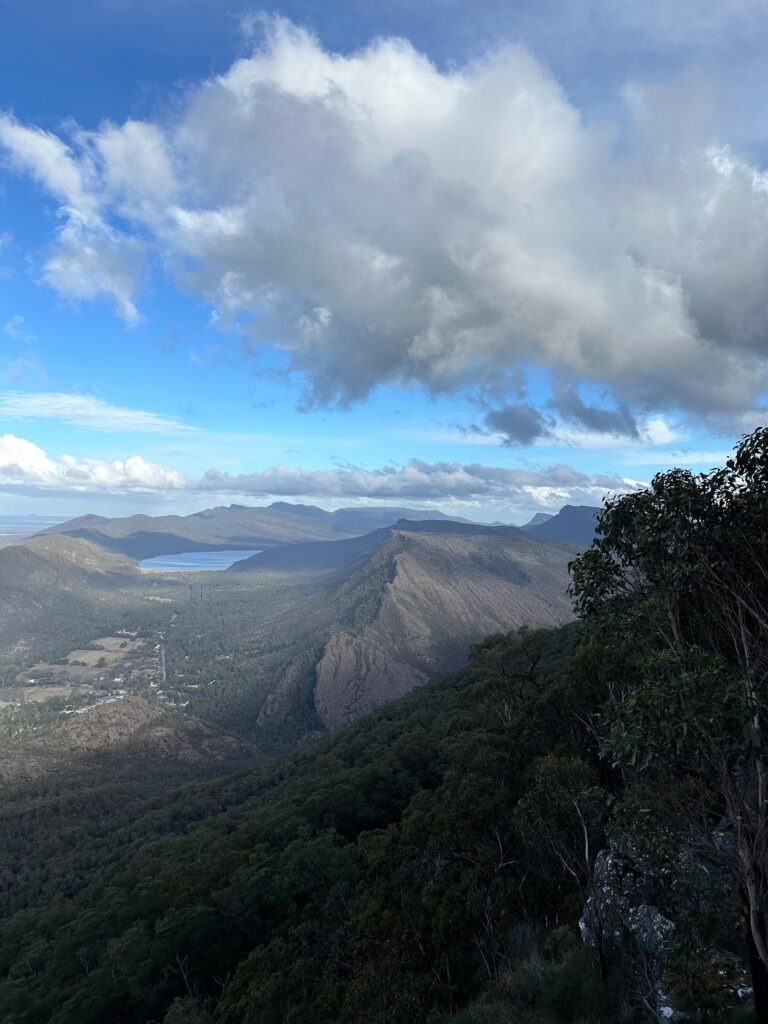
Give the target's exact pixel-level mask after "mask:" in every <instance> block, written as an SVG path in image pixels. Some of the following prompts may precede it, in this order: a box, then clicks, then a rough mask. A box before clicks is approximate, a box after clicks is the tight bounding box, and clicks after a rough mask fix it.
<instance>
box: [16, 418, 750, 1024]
mask: <svg viewBox="0 0 768 1024" xmlns="http://www.w3.org/2000/svg"><path fill="white" fill-rule="evenodd" d="M766 524H768V430H764V431H758V432H756V433H755V434H753V435H751V436H749V437H747V438H745V439H744V441H743V442H742V444H741V445H740V446H739V448H738V449H737V452H736V454H735V456H734V458H733V459H732V460H730V462H729V463H728V465H727V466H726V467H724V468H723V469H722V470H718V471H716V472H713V473H710V474H706V475H694V474H691V473H689V472H684V471H673V472H670V473H666V474H662V475H660V476H658V477H656V478H655V479H654V481H653V484H652V486H651V487H650V488H649V489H648V490H646V491H643V492H639V493H634V494H630V495H626V496H623V497H620V498H617V499H615V500H612V501H609V502H608V503H607V504H606V506H605V509H604V510H603V512H602V514H601V517H600V520H599V524H598V535H597V539H596V541H595V543H594V544H593V546H592V547H591V548H590V549H589V550H588V551H587V552H586V553H585V554H584V555H582V556H581V557H579V558H578V559H577V560H576V562H575V563H574V565H573V567H572V578H573V597H574V600H575V603H576V607H577V610H578V611H579V614H580V618H581V622H580V623H578V624H574V625H571V626H568V627H565V628H562V629H560V630H556V631H552V632H545V631H525V630H523V631H521V632H518V633H514V634H507V635H497V636H491V637H489V638H487V639H486V640H485V641H484V642H483V643H481V644H478V645H477V646H476V647H475V648H473V650H472V652H471V654H470V657H469V660H468V662H467V665H466V667H465V668H464V669H463V670H462V671H460V672H456V673H453V674H451V675H448V676H443V677H441V678H438V679H436V680H434V681H433V682H431V683H429V684H428V685H426V686H424V687H423V688H421V689H419V690H417V691H414V692H413V693H411V694H410V695H409V696H407V697H405V698H403V699H402V700H400V701H398V702H395V703H393V704H391V705H388V706H385V707H383V708H381V709H380V710H378V711H377V712H375V713H374V714H372V715H370V716H368V717H367V718H365V719H363V720H361V721H360V722H358V723H357V724H355V725H353V726H351V727H349V728H347V729H345V730H343V731H341V732H339V733H337V734H335V735H332V736H328V737H325V738H322V739H318V740H316V741H314V742H313V743H310V744H307V745H306V746H304V747H302V748H301V749H299V750H297V751H295V752H294V753H292V754H289V755H287V756H283V757H281V758H279V759H276V760H273V761H270V762H268V763H266V764H263V765H260V766H256V767H253V766H244V767H242V768H240V769H238V770H237V771H231V770H230V771H229V772H228V773H227V774H217V773H216V771H215V770H214V769H212V768H211V769H207V771H208V777H205V778H194V779H192V778H186V779H184V778H181V777H179V776H167V777H162V778H161V777H158V776H157V775H155V774H153V773H152V770H151V766H145V767H144V769H143V773H142V775H141V776H140V777H139V776H132V775H125V776H123V777H121V778H119V779H115V778H105V779H104V781H103V784H102V785H101V786H99V785H96V786H94V785H93V780H92V779H90V778H89V779H88V780H87V781H85V780H79V779H78V778H77V776H72V777H71V778H55V779H48V780H47V781H45V782H44V783H37V784H35V785H34V786H33V785H29V786H27V787H26V788H25V789H23V790H21V789H20V790H18V791H17V792H16V793H15V794H14V795H13V796H12V797H10V798H9V799H7V800H6V802H5V804H4V807H3V809H2V811H1V812H0V843H2V847H3V849H2V864H3V869H2V877H1V878H0V882H1V885H0V898H1V901H2V902H1V906H0V910H1V912H2V919H1V920H0V1016H1V1017H2V1020H3V1021H4V1022H7V1024H36V1022H41V1024H42V1022H51V1024H54V1022H55V1024H89V1022H91V1024H97V1022H98V1024H102V1022H109V1024H129V1022H130V1024H136V1022H146V1024H149V1022H164V1024H181V1022H186V1024H192V1022H195V1024H211V1022H216V1024H283V1022H285V1024H299V1022H301V1024H420V1022H423V1024H440V1022H443V1024H447V1022H452V1024H502V1022H504V1024H560V1022H562V1024H566V1022H570V1024H587V1022H589V1024H602V1022H604V1024H609V1022H610V1024H633V1022H636V1024H640V1022H645V1021H654V1020H663V1019H670V1018H671V1016H672V1014H673V1013H674V1014H678V1015H679V1014H684V1015H685V1016H684V1017H681V1016H678V1018H677V1019H688V1020H691V1021H700V1022H708V1024H715V1022H728V1021H741V1020H744V1021H747V1020H758V1021H766V1020H768V984H767V981H768V974H767V973H766V965H768V945H767V941H766V920H765V913H766V903H767V897H768V858H767V856H766V849H767V846H768V827H767V823H766V794H765V785H766V781H765V769H766V758H765V748H764V744H765V711H766V708H765V700H766V680H765V674H766V668H767V665H768V644H767V643H766V639H767V635H766V631H767V630H768V607H767V606H768V529H767V528H766ZM219 772H220V769H219Z"/></svg>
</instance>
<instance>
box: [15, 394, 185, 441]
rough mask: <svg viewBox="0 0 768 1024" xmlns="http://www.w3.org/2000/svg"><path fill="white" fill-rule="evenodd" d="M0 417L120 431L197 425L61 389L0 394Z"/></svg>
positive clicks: (171, 431) (155, 430)
mask: <svg viewBox="0 0 768 1024" xmlns="http://www.w3.org/2000/svg"><path fill="white" fill-rule="evenodd" d="M0 416H1V417H3V418H5V419H9V420H10V419H46V420H60V421H61V422H63V423H69V424H71V425H72V426H75V427H87V428H90V429H92V430H101V431H109V432H110V433H112V432H114V433H121V432H127V431H135V432H137V433H142V434H188V433H197V432H198V431H199V428H198V427H193V426H190V425H188V424H186V423H182V422H181V421H180V420H178V419H176V418H175V417H173V416H161V415H159V414H158V413H154V412H145V411H144V410H142V409H126V408H124V407H122V406H119V405H111V404H110V403H109V402H105V401H104V400H103V399H102V398H96V397H95V396H93V395H71V394H67V393H65V392H57V391H52V392H19V391H9V392H6V393H5V394H0Z"/></svg>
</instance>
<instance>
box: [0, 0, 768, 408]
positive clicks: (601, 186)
mask: <svg viewBox="0 0 768 1024" xmlns="http://www.w3.org/2000/svg"><path fill="white" fill-rule="evenodd" d="M743 6H745V9H747V8H748V9H749V10H751V9H752V7H753V6H754V5H753V4H751V3H747V2H746V0H744V3H743ZM662 7H663V5H659V4H654V11H655V12H656V14H655V17H656V20H657V21H658V20H659V19H661V18H662V14H663V12H662V10H661V8H662ZM662 20H663V19H662ZM673 21H674V19H673ZM710 22H711V19H710ZM266 24H267V33H266V39H265V41H264V43H263V45H261V46H260V47H258V48H257V49H256V51H255V52H254V53H253V54H252V56H250V57H248V58H246V59H243V60H239V61H237V62H236V63H235V64H234V65H233V66H232V67H231V68H230V69H229V70H228V71H227V72H226V73H225V74H223V75H220V76H218V77H216V78H213V79H211V80H210V81H208V82H205V83H203V84H201V85H200V86H199V87H197V88H195V89H192V90H191V91H190V92H189V94H188V95H187V97H186V101H185V102H184V103H182V104H180V105H177V106H176V107H174V112H173V113H172V114H170V115H169V116H168V118H167V119H166V120H165V121H164V122H158V123H150V122H139V121H134V120H131V121H128V122H126V123H125V124H123V125H114V124H105V125H103V126H102V127H101V128H100V129H98V130H96V131H93V132H77V133H75V134H73V136H72V138H71V140H70V143H69V144H67V143H66V142H65V141H64V140H63V139H62V138H59V137H57V136H55V135H52V134H51V133H47V132H42V131H40V130H39V129H36V128H30V127H26V126H22V125H20V124H19V123H18V122H16V121H14V120H13V119H11V118H9V117H5V118H3V119H2V120H0V143H3V144H4V145H5V147H6V150H7V151H8V152H9V153H10V154H11V159H12V161H13V162H14V163H15V164H16V165H17V166H18V167H20V168H22V169H25V170H26V171H28V172H29V173H30V174H32V175H33V176H34V177H35V178H36V180H37V181H38V182H39V183H40V184H41V186H42V187H43V188H45V189H46V190H47V191H48V192H49V193H50V194H51V195H53V196H54V197H55V198H56V199H57V200H58V201H59V202H60V203H61V208H62V214H63V217H64V225H63V227H62V228H61V230H60V233H59V236H58V239H57V241H56V242H55V245H54V250H53V252H52V254H51V256H50V259H49V261H48V265H47V270H46V275H47V279H48V280H49V281H50V283H52V284H53V285H54V286H55V287H57V288H58V289H59V290H60V291H61V292H62V293H63V294H66V295H72V296H74V297H76V298H89V297H92V296H94V295H97V294H100V293H103V294H106V295H109V296H111V297H112V300H113V301H114V303H115V305H116V307H117V309H118V311H119V312H120V314H121V315H122V316H123V317H124V318H125V319H126V320H128V321H131V320H134V319H135V318H136V316H137V315H138V313H137V310H136V306H135V288H136V283H137V281H138V280H139V277H140V273H141V257H142V252H143V247H144V246H145V245H147V246H149V247H150V248H152V249H154V250H155V251H156V252H158V253H159V254H160V256H161V257H162V259H163V260H164V262H165V263H166V265H167V266H169V267H171V268H172V269H173V271H174V272H175V273H176V275H177V276H178V278H179V279H180V280H181V281H183V282H184V284H185V285H186V286H189V287H192V288H194V289H195V290H196V291H197V292H198V293H200V294H202V295H203V296H204V297H205V298H206V299H207V300H208V301H209V302H210V303H211V305H212V306H213V307H214V311H215V313H216V315H217V316H218V317H219V318H220V319H221V321H222V322H223V323H226V322H227V318H228V317H234V316H237V317H238V319H239V321H241V322H242V320H243V319H247V318H248V316H249V315H253V317H254V321H253V330H254V332H255V335H256V337H257V338H263V337H269V338H271V339H273V340H274V342H275V343H276V344H278V345H280V346H281V347H282V348H283V349H285V350H286V351H287V352H288V353H289V355H290V358H291V361H292V365H293V367H294V368H295V369H296V370H298V371H300V372H301V373H303V374H305V375H306V379H307V380H308V381H309V387H310V393H311V394H310V400H317V401H320V402H334V401H338V402H341V403H346V402H349V401H354V400H355V399H357V398H361V397H364V396H365V395H366V394H367V393H368V391H369V390H370V389H371V388H372V387H374V386H376V385H377V384H379V383H381V382H395V383H401V382H417V383H419V384H421V385H423V386H424V387H426V388H428V389H431V390H435V391H440V390H443V391H451V390H465V389H469V388H478V387H479V388H481V389H490V390H495V391H496V392H497V393H499V394H503V393H505V392H506V391H507V390H508V387H509V385H510V384H511V383H513V382H514V383H516V384H519V381H520V372H521V369H520V368H521V367H524V366H525V365H528V364H531V363H532V364H534V365H538V366H539V367H542V368H543V369H544V370H546V371H550V372H552V373H554V374H558V373H563V374H564V375H565V376H566V377H567V378H568V379H576V380H578V379H582V380H587V381H593V382H597V383H600V384H602V385H604V386H606V387H607V388H608V390H609V391H611V392H612V393H613V396H614V398H615V399H616V403H617V404H616V406H615V408H616V409H622V408H624V405H625V404H626V405H627V406H628V407H631V408H632V410H633V411H636V410H638V409H639V410H640V411H641V412H643V411H645V413H646V414H647V413H648V412H653V411H658V410H663V409H665V408H668V407H673V408H681V409H683V410H687V411H689V412H691V413H693V414H696V415H699V414H704V415H706V414H716V415H719V416H726V417H727V416H732V415H734V414H736V413H739V412H741V411H742V410H743V408H744V406H745V404H750V405H755V404H757V401H758V397H759V395H760V394H761V392H762V391H764V390H765V388H766V384H767V383H768V377H767V374H766V370H767V369H768V335H767V334H766V330H765V323H766V322H767V321H768V283H767V282H768V175H766V173H765V172H764V171H763V170H762V169H761V168H760V167H759V166H757V165H755V164H754V163H752V162H750V161H749V160H748V159H747V158H746V157H744V156H743V155H740V154H739V153H738V152H736V151H735V150H733V149H731V148H729V146H728V144H727V129H728V125H727V122H726V120H725V119H723V118H721V117H720V116H719V114H718V113H717V108H718V102H719V101H717V98H716V97H715V98H714V99H713V100H711V99H710V92H711V89H710V87H709V86H707V85H706V84H702V81H701V80H697V79H696V78H695V77H690V78H688V79H686V80H684V81H681V82H680V83H678V84H677V85H676V86H674V87H664V88H662V87H653V88H649V87H647V86H643V85H642V84H639V83H634V84H632V85H631V86H630V87H628V88H627V90H626V93H625V102H626V117H627V125H626V130H625V131H624V134H623V135H622V139H621V145H620V146H619V145H618V144H616V140H615V135H614V134H613V130H612V129H610V128H606V127H604V126H603V127H599V126H595V125H592V124H589V123H587V122H585V121H584V119H583V118H582V116H581V115H580V113H579V111H578V110H577V109H576V108H575V107H574V106H573V104H572V103H571V102H570V101H569V99H568V97H567V96H566V95H565V94H564V92H563V90H562V89H561V88H560V86H559V84H558V83H557V82H556V81H555V80H554V79H553V77H552V76H551V75H550V74H549V73H548V71H547V69H546V68H545V67H544V66H543V65H542V64H541V63H539V62H538V61H537V60H536V58H535V57H534V56H532V55H531V54H530V53H529V52H527V51H526V50H525V49H524V48H522V47H520V46H511V47H502V48H500V49H498V50H496V51H494V52H492V53H490V54H489V55H488V56H487V57H485V58H484V59H481V60H477V61H474V62H472V63H470V64H467V65H466V66H464V67H453V68H450V69H448V70H445V71H442V70H439V69H438V68H437V67H435V66H434V65H433V64H432V63H430V61H429V60H428V59H427V58H426V57H425V56H423V55H422V54H420V53H418V52H417V51H416V50H415V49H414V48H413V47H412V46H411V45H410V44H409V43H407V42H405V41H403V40H397V39H379V40H377V41H375V42H374V43H372V44H371V45H370V46H369V47H367V48H366V49H364V50H361V51H359V52H357V53H354V54H351V55H346V56H342V55H338V54H334V53H330V52H328V51H326V50H324V49H323V47H322V46H321V45H320V44H319V43H318V41H317V40H316V39H315V38H313V37H312V36H311V35H309V34H308V33H307V32H305V31H302V30H300V29H297V28H296V27H295V26H293V25H291V24H290V23H288V22H286V21H284V20H282V19H273V20H271V21H267V23H266ZM708 24H709V22H708ZM710 29H711V25H710ZM710 29H708V31H710ZM669 31H670V32H672V31H674V24H670V28H669ZM694 114H695V116H693V115H694ZM724 139H725V141H724ZM116 217H120V218H121V223H123V222H125V221H127V222H128V223H130V224H131V225H132V234H131V236H130V237H129V236H127V235H126V234H125V233H124V232H123V231H122V230H121V231H118V229H117V228H116V227H115V221H114V218H116ZM571 404H573V403H571ZM583 412H584V411H583V410H582V413H583ZM590 412H591V414H592V419H595V418H596V416H595V412H596V411H595V410H589V409H588V410H587V413H590ZM584 415H586V414H584ZM627 415H629V413H627ZM603 419H605V416H603ZM627 422H629V420H628V419H627ZM615 427H616V424H614V428H615Z"/></svg>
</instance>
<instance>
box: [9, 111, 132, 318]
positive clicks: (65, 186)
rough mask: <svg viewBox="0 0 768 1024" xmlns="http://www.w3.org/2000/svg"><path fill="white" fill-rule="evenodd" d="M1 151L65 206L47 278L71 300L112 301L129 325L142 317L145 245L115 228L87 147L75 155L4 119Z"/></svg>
mask: <svg viewBox="0 0 768 1024" xmlns="http://www.w3.org/2000/svg"><path fill="white" fill-rule="evenodd" d="M0 147H3V149H4V151H5V153H6V154H8V156H9V159H10V161H11V163H12V164H13V165H14V166H15V167H17V168H18V169H20V170H23V171H26V172H27V173H29V174H31V176H32V177H33V178H34V179H35V180H36V181H37V182H38V183H39V184H40V185H41V186H42V187H43V188H44V189H45V190H46V191H47V192H48V193H50V194H51V195H52V196H53V197H54V198H55V199H56V200H57V201H58V202H59V203H60V207H59V216H60V219H61V226H60V228H59V229H58V231H57V234H56V240H55V242H54V244H53V246H52V249H51V252H50V254H49V256H48V258H47V260H46V262H45V265H44V268H43V278H44V280H46V281H47V282H48V284H50V285H52V286H53V287H54V288H56V289H57V290H58V291H59V292H60V293H61V294H62V295H64V296H66V297H67V298H71V299H78V300H79V299H95V298H99V297H100V296H101V295H106V296H109V297H111V298H112V300H113V302H114V305H115V309H116V312H117V313H118V315H119V316H121V317H122V318H123V319H124V320H125V321H126V323H135V322H136V321H137V320H138V319H139V314H138V310H137V308H136V305H135V303H134V301H133V298H132V295H133V292H134V291H135V288H136V286H137V283H138V280H139V278H140V275H141V263H142V255H143V245H142V243H141V242H140V241H139V240H138V239H137V238H132V237H128V236H126V235H124V234H122V233H121V232H119V231H116V230H115V229H114V228H113V227H112V226H110V224H109V222H108V219H107V216H106V214H107V211H106V210H105V200H106V197H105V196H104V194H103V192H104V181H103V177H102V176H103V171H101V169H100V168H97V166H96V164H95V161H94V160H93V158H92V156H91V155H90V153H89V152H87V151H86V150H85V149H84V148H83V145H82V144H81V145H80V146H78V147H77V152H76V153H75V152H74V151H73V150H72V149H71V148H70V147H69V146H67V145H66V144H65V143H64V142H63V141H62V140H61V139H60V138H58V136H56V135H54V134H52V133H51V132H45V131H41V130H40V129H37V128H28V127H26V126H25V125H22V124H20V123H19V122H18V121H17V120H15V118H13V117H11V116H9V115H0Z"/></svg>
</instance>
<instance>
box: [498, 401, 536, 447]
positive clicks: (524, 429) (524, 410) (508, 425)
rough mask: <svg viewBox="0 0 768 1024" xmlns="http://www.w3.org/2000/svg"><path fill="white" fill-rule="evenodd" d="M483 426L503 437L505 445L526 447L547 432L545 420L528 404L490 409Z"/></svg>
mask: <svg viewBox="0 0 768 1024" xmlns="http://www.w3.org/2000/svg"><path fill="white" fill-rule="evenodd" d="M485 425H486V426H487V427H488V429H489V430H490V431H492V432H494V433H497V434H501V435H503V438H504V444H506V445H510V446H512V445H528V444H531V443H532V442H533V441H535V440H537V439H538V438H540V437H543V436H544V435H545V434H546V433H547V432H548V430H549V426H550V424H549V422H548V421H547V419H546V418H545V417H544V416H543V415H542V414H541V413H540V412H539V410H538V409H535V408H534V407H533V406H532V405H530V404H529V403H528V402H515V403H513V404H511V405H505V406H503V407H502V408H500V409H492V410H491V411H490V412H489V413H487V414H486V416H485Z"/></svg>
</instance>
